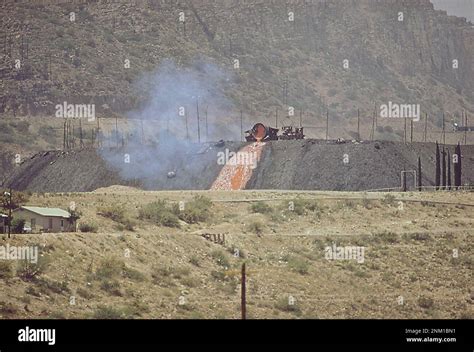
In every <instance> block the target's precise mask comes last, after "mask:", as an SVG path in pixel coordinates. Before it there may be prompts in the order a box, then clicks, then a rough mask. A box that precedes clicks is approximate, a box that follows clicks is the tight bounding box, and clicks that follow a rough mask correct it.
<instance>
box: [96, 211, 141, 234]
mask: <svg viewBox="0 0 474 352" xmlns="http://www.w3.org/2000/svg"><path fill="white" fill-rule="evenodd" d="M98 214H99V215H102V216H104V217H106V218H108V219H111V220H112V221H115V222H118V223H119V224H122V225H124V226H125V228H126V229H127V230H130V231H133V230H134V226H135V225H136V224H135V222H134V221H133V220H131V219H130V218H129V217H128V216H127V214H126V210H125V209H124V208H123V207H121V206H119V205H110V206H106V207H102V208H99V210H98Z"/></svg>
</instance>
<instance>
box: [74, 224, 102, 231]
mask: <svg viewBox="0 0 474 352" xmlns="http://www.w3.org/2000/svg"><path fill="white" fill-rule="evenodd" d="M79 230H80V231H81V232H97V231H98V230H99V228H98V226H97V225H96V224H94V223H87V222H83V223H81V224H79Z"/></svg>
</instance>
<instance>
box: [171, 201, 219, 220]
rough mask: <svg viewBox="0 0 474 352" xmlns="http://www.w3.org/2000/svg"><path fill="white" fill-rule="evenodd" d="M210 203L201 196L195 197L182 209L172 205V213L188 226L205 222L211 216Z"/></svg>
mask: <svg viewBox="0 0 474 352" xmlns="http://www.w3.org/2000/svg"><path fill="white" fill-rule="evenodd" d="M211 207H212V201H211V200H210V199H209V198H207V197H204V196H202V195H197V196H195V197H194V198H193V199H192V200H191V201H190V202H187V203H185V205H184V209H183V210H180V209H179V205H178V204H175V205H173V213H174V214H175V215H176V216H177V217H178V218H179V219H181V220H183V221H184V222H187V223H188V224H196V223H198V222H203V221H207V220H208V219H209V218H210V216H211Z"/></svg>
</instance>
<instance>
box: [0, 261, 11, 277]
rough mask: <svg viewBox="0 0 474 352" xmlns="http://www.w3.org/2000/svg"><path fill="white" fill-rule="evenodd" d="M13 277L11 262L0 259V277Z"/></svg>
mask: <svg viewBox="0 0 474 352" xmlns="http://www.w3.org/2000/svg"><path fill="white" fill-rule="evenodd" d="M12 277H13V268H12V265H11V263H10V262H7V261H5V260H0V279H10V278H12Z"/></svg>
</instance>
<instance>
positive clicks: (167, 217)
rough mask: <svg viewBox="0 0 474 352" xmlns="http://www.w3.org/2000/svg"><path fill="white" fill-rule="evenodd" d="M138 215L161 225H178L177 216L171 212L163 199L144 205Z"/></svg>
mask: <svg viewBox="0 0 474 352" xmlns="http://www.w3.org/2000/svg"><path fill="white" fill-rule="evenodd" d="M138 217H139V218H140V219H142V220H150V221H152V222H154V223H155V224H157V225H161V226H167V227H180V224H179V218H178V216H177V215H175V214H174V213H173V211H172V210H171V208H170V207H168V205H167V204H166V202H165V201H164V200H159V201H156V202H153V203H150V204H147V205H145V206H144V207H142V208H141V209H140V210H139V212H138Z"/></svg>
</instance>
